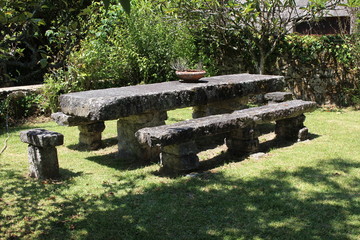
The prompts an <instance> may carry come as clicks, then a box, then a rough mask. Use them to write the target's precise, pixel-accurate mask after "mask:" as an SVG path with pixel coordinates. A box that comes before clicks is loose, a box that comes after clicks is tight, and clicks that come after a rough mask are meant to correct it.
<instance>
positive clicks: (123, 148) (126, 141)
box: [117, 111, 167, 161]
mask: <svg viewBox="0 0 360 240" xmlns="http://www.w3.org/2000/svg"><path fill="white" fill-rule="evenodd" d="M166 119H167V113H166V111H161V112H160V111H159V112H156V111H154V112H151V113H144V114H139V115H131V116H129V117H124V118H120V119H119V120H118V122H117V131H118V149H119V157H121V158H122V159H124V160H136V159H138V160H150V161H151V160H158V159H159V153H160V148H159V147H153V148H151V147H149V146H146V145H142V144H140V143H139V142H138V141H137V139H136V137H135V133H136V131H138V130H139V129H141V128H144V127H152V126H160V125H165V120H166Z"/></svg>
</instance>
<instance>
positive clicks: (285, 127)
mask: <svg viewBox="0 0 360 240" xmlns="http://www.w3.org/2000/svg"><path fill="white" fill-rule="evenodd" d="M304 121H305V115H304V114H301V115H299V116H297V117H293V118H288V119H282V120H278V121H276V125H275V134H276V138H278V139H284V140H290V141H295V140H298V141H304V140H305V139H307V138H308V129H307V128H306V127H305V126H304Z"/></svg>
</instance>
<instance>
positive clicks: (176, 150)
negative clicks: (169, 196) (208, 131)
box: [160, 141, 199, 173]
mask: <svg viewBox="0 0 360 240" xmlns="http://www.w3.org/2000/svg"><path fill="white" fill-rule="evenodd" d="M197 152H198V149H197V147H196V143H195V142H194V141H191V142H186V143H181V144H175V145H169V146H164V147H163V148H162V149H161V154H160V164H161V171H164V172H167V173H181V172H187V171H191V170H195V169H197V168H198V167H199V158H198V156H197V155H196V154H197Z"/></svg>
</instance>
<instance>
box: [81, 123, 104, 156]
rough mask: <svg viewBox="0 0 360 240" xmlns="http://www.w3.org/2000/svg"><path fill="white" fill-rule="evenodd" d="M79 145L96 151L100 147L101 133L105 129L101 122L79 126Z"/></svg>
mask: <svg viewBox="0 0 360 240" xmlns="http://www.w3.org/2000/svg"><path fill="white" fill-rule="evenodd" d="M78 128H79V131H80V134H79V143H80V144H82V145H85V146H87V148H88V149H89V150H96V149H99V148H100V147H101V146H102V141H101V133H102V132H103V131H104V129H105V124H104V122H103V121H99V122H95V123H90V124H85V125H79V126H78Z"/></svg>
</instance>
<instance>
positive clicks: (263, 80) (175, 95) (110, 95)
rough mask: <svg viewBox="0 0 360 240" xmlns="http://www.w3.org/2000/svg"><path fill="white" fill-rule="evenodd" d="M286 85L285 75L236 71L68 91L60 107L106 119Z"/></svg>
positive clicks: (279, 88)
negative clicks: (189, 80) (197, 78)
mask: <svg viewBox="0 0 360 240" xmlns="http://www.w3.org/2000/svg"><path fill="white" fill-rule="evenodd" d="M283 86H284V82H283V77H282V76H267V75H252V74H234V75H223V76H216V77H209V78H203V80H202V81H200V82H199V83H191V84H190V83H181V82H179V81H172V82H163V83H156V84H146V85H137V86H128V87H121V88H111V89H102V90H93V91H85V92H76V93H69V94H64V95H61V96H60V106H61V111H62V112H63V113H65V114H67V115H72V116H79V117H85V118H87V119H89V120H91V121H95V120H101V121H103V120H112V119H118V118H122V117H127V116H130V115H138V114H142V113H146V112H153V111H166V110H171V109H176V108H181V107H188V106H197V105H206V104H208V103H212V102H217V101H221V100H226V99H232V98H237V97H241V96H247V95H251V94H259V93H265V92H272V91H279V90H282V89H283Z"/></svg>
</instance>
